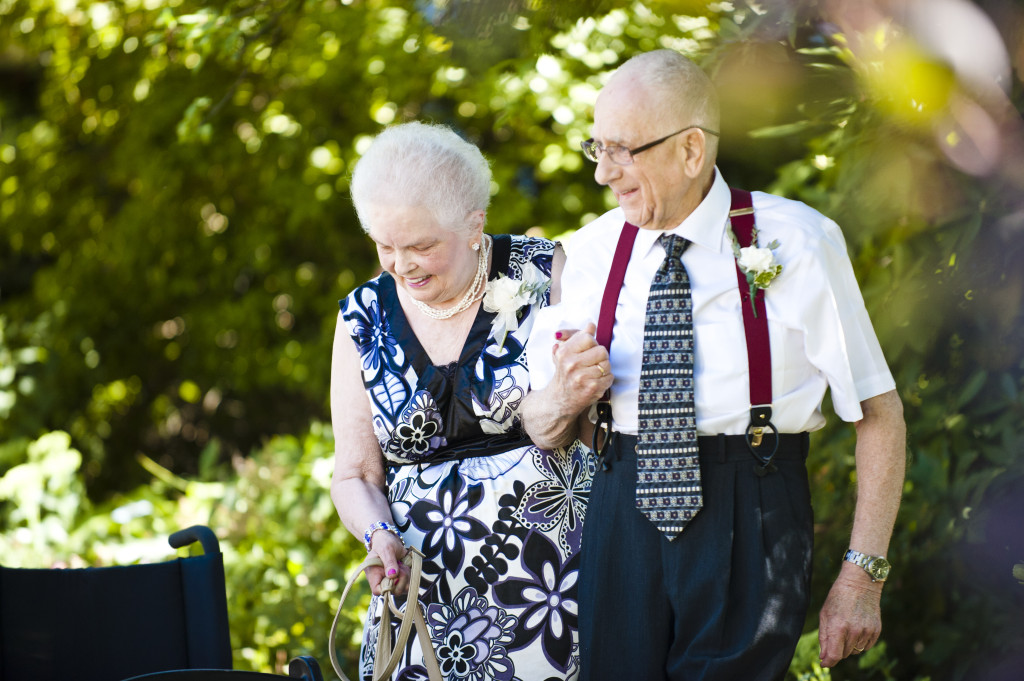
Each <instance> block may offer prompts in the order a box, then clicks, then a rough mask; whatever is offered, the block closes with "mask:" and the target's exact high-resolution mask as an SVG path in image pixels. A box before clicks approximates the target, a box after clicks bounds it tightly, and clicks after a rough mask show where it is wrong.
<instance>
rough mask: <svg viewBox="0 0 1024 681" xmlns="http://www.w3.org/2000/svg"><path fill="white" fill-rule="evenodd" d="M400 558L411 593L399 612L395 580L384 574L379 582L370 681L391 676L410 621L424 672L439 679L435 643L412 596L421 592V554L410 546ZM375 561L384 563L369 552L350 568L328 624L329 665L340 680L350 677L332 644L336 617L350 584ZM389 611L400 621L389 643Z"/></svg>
mask: <svg viewBox="0 0 1024 681" xmlns="http://www.w3.org/2000/svg"><path fill="white" fill-rule="evenodd" d="M402 562H403V563H405V564H406V565H408V566H409V569H410V575H409V594H410V597H409V598H407V599H406V606H405V612H402V610H400V609H399V608H398V604H397V603H396V602H395V597H394V594H393V593H392V589H393V588H394V585H395V580H393V579H391V578H389V577H385V578H384V579H383V580H381V583H380V585H381V596H382V597H383V599H384V609H383V612H382V613H381V619H380V633H379V634H378V635H377V654H376V656H375V657H374V664H373V681H380V680H381V679H386V678H388V677H390V676H391V673H392V672H393V671H395V668H397V667H398V663H399V662H400V661H401V659H402V653H403V652H404V651H405V646H406V643H407V642H408V640H409V634H410V633H411V630H412V627H413V625H415V627H416V636H417V638H418V639H419V642H420V648H421V649H422V651H423V665H424V666H425V667H426V668H427V676H428V677H429V678H430V681H442V679H441V667H440V666H439V665H438V663H437V655H436V654H435V653H434V646H433V645H431V643H430V632H429V631H428V630H427V622H426V620H425V619H424V618H423V608H421V607H420V602H419V601H418V600H417V599H416V598H415V595H416V594H418V593H419V592H420V579H421V577H422V572H423V554H422V553H420V552H419V551H417V550H416V549H414V548H410V549H409V550H408V552H407V553H406V554H405V558H403V559H402ZM375 565H376V566H380V567H383V563H382V562H381V560H380V558H378V557H376V556H372V557H370V558H367V559H366V560H364V561H363V562H362V563H360V564H359V567H357V568H356V569H355V570H353V571H352V576H351V577H349V580H348V584H346V585H345V590H344V591H343V592H342V594H341V602H340V603H338V611H337V612H336V613H335V614H334V622H333V623H332V624H331V634H330V639H329V640H328V642H329V645H328V648H329V652H330V656H331V665H332V666H333V667H334V672H335V673H336V674H337V675H338V678H340V679H341V681H349V678H348V677H347V676H345V672H343V671H342V670H341V664H340V663H339V662H338V653H337V650H336V647H335V640H334V638H335V635H336V633H337V629H338V620H339V619H341V611H342V609H343V608H344V607H345V601H346V600H347V598H348V592H349V591H351V590H352V586H353V585H354V584H355V583H356V581H357V580H358V579H359V577H360V575H362V574H363V573H364V572H365V571H366V569H367V568H369V567H373V566H375ZM410 606H411V610H412V612H411V613H410V612H409V610H410ZM392 614H393V615H394V616H395V617H397V618H398V619H399V621H400V622H401V624H400V625H399V627H398V636H397V637H396V638H395V644H394V646H392V645H391V616H392ZM410 615H411V616H410ZM385 660H386V662H385Z"/></svg>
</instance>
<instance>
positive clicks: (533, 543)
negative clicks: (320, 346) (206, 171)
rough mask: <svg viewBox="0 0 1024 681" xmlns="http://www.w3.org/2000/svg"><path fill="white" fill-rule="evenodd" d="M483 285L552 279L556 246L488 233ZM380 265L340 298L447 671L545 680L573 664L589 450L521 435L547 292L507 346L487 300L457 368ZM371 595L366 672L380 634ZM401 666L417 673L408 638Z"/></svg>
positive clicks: (565, 674)
mask: <svg viewBox="0 0 1024 681" xmlns="http://www.w3.org/2000/svg"><path fill="white" fill-rule="evenodd" d="M493 244H494V246H493V251H492V253H493V258H492V265H491V271H490V276H489V280H494V279H495V278H497V277H499V276H501V275H503V276H504V277H508V278H511V279H518V280H521V279H522V278H523V276H524V272H527V270H528V269H529V268H536V270H538V271H539V272H533V273H529V272H527V274H532V276H534V277H537V276H542V277H543V278H544V279H545V280H550V276H551V262H552V254H553V249H554V245H553V243H552V242H550V241H548V240H546V239H537V238H531V237H522V236H511V237H510V236H508V235H499V236H495V237H494V241H493ZM395 286H396V285H395V281H394V279H393V278H392V277H391V276H390V275H389V274H387V273H384V274H381V275H380V276H378V277H377V278H375V279H373V280H371V281H369V282H367V283H365V284H363V285H361V286H359V287H358V288H357V289H355V290H354V291H353V292H352V293H351V294H350V295H349V296H348V297H347V298H345V300H343V301H342V303H341V308H342V313H343V315H342V316H343V318H344V320H345V323H346V325H347V328H348V330H349V333H350V334H351V335H352V338H353V339H354V341H355V343H356V345H357V347H358V350H359V354H360V357H361V360H362V374H363V383H364V385H365V387H366V394H367V397H368V399H369V401H370V406H371V411H372V415H373V427H374V431H375V432H376V434H377V439H378V441H379V442H380V446H381V450H382V451H383V454H384V457H385V463H386V464H387V484H388V498H389V500H390V503H391V511H392V515H393V516H394V520H395V522H396V523H397V524H398V526H399V528H400V529H401V531H402V534H403V535H404V537H405V541H406V543H407V544H409V545H411V546H416V547H417V548H419V549H420V550H421V551H422V552H423V554H424V555H425V556H426V560H425V561H424V586H423V587H422V588H421V590H420V594H419V599H420V602H421V603H422V604H423V607H424V611H425V614H426V620H427V624H428V627H429V628H430V634H431V639H432V641H433V645H434V649H435V651H436V653H437V657H438V661H439V663H440V666H441V671H442V673H443V675H444V676H445V678H446V679H452V680H454V679H458V680H460V681H461V680H466V681H484V680H485V679H498V680H501V681H511V680H513V679H517V680H521V681H544V680H546V679H575V678H577V676H578V671H579V652H578V637H577V613H578V606H577V600H576V599H577V581H578V566H579V549H580V537H581V531H582V524H583V516H584V513H585V510H586V504H587V498H588V495H589V493H590V481H591V478H592V475H593V465H594V463H593V459H592V458H591V456H590V453H589V450H587V449H586V448H584V447H582V446H581V445H579V444H578V443H577V444H574V445H573V446H572V447H570V448H568V449H565V450H554V451H546V450H541V449H538V448H537V447H536V446H534V445H533V444H532V443H531V442H530V441H529V439H528V438H527V437H526V435H525V434H524V433H523V431H522V428H521V424H520V417H519V410H520V407H521V405H522V400H523V398H524V397H525V396H526V392H527V389H528V387H529V371H528V370H527V366H526V353H525V351H524V346H525V344H526V339H527V337H528V335H529V333H530V330H531V329H532V327H533V321H534V318H535V314H536V311H537V310H538V309H540V308H542V307H544V306H546V305H547V304H548V293H544V294H543V295H542V296H540V298H541V299H540V300H539V301H538V302H536V303H533V304H526V305H523V306H522V307H521V308H520V309H519V311H518V325H519V328H518V329H516V330H514V331H510V332H509V333H508V334H507V336H506V337H505V338H504V339H502V337H501V336H502V334H500V333H495V328H494V327H493V326H492V320H494V318H495V314H494V313H489V312H486V311H485V310H484V309H483V306H482V305H481V307H480V310H479V311H478V312H477V316H476V319H475V321H474V323H473V327H472V329H471V331H470V333H469V337H468V338H467V340H466V343H465V345H464V347H463V348H462V353H461V354H460V356H459V359H458V361H456V362H454V363H452V364H450V365H448V366H434V365H432V364H431V363H430V359H429V358H428V356H427V354H426V352H425V351H424V350H423V348H422V347H421V346H420V343H419V341H418V340H417V339H416V336H415V335H414V334H413V332H412V330H411V329H410V327H409V324H408V323H407V320H406V317H405V313H404V312H403V310H402V307H401V305H400V304H399V301H398V297H397V294H396V288H395ZM380 605H381V603H380V600H379V599H377V598H374V600H373V603H372V605H371V607H370V614H369V618H368V622H367V626H366V628H365V632H366V633H365V635H364V639H363V650H362V656H361V665H362V670H361V671H362V675H363V677H364V678H369V674H370V669H372V664H373V659H372V658H373V655H374V647H375V643H376V638H377V632H378V628H379V608H380ZM410 638H411V642H410V645H409V648H408V650H407V653H406V656H405V658H404V659H403V663H402V664H401V665H400V666H399V668H398V670H397V671H396V672H395V676H394V678H395V679H400V680H402V681H407V680H412V679H426V671H425V669H424V667H423V664H422V655H421V653H420V650H419V644H418V643H417V642H416V639H415V637H410Z"/></svg>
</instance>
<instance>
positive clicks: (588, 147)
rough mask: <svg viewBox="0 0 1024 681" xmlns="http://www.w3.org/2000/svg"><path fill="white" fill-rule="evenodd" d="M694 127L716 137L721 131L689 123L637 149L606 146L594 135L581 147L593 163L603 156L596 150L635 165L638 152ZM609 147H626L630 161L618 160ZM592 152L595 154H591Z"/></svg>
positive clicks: (619, 163)
mask: <svg viewBox="0 0 1024 681" xmlns="http://www.w3.org/2000/svg"><path fill="white" fill-rule="evenodd" d="M694 129H696V130H702V131H703V132H704V133H705V134H708V135H714V136H715V137H718V136H719V133H717V132H715V131H714V130H710V129H708V128H705V127H702V126H700V125H688V126H686V127H685V128H683V129H681V130H676V131H675V132H673V133H671V134H669V135H665V136H664V137H662V138H661V139H657V140H654V141H653V142H648V143H647V144H641V145H640V146H639V147H636V148H635V149H630V148H629V147H626V146H623V145H621V144H612V145H610V146H609V147H606V146H604V145H603V144H601V143H600V142H595V141H594V138H593V137H591V138H590V139H585V140H583V141H582V142H580V149H582V150H583V156H584V157H585V158H586V159H587V160H588V161H592V162H593V163H598V162H599V161H600V160H601V157H600V156H599V155H598V154H597V153H594V151H596V152H601V151H603V152H604V153H606V154H608V158H610V159H611V160H612V163H614V164H616V165H620V166H630V165H633V156H635V155H636V154H639V153H640V152H642V151H647V150H648V149H653V148H654V147H656V146H658V145H659V144H661V143H662V142H664V141H665V140H667V139H670V138H672V137H675V136H676V135H678V134H679V133H681V132H686V131H687V130H694ZM609 148H613V149H625V150H626V152H627V153H628V154H629V162H628V163H622V162H620V161H616V160H615V157H614V156H612V154H611V153H610V152H609V151H608V149H609ZM591 154H593V155H591Z"/></svg>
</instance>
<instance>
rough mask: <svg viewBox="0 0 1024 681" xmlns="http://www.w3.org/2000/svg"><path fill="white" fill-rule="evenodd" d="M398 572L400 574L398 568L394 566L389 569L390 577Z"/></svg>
mask: <svg viewBox="0 0 1024 681" xmlns="http://www.w3.org/2000/svg"><path fill="white" fill-rule="evenodd" d="M397 574H398V570H396V569H394V568H391V569H390V570H388V577H394V576H395V575H397Z"/></svg>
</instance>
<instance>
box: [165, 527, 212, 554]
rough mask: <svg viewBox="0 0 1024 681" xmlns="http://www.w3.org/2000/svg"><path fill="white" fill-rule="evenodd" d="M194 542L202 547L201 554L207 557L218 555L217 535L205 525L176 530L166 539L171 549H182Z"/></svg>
mask: <svg viewBox="0 0 1024 681" xmlns="http://www.w3.org/2000/svg"><path fill="white" fill-rule="evenodd" d="M195 542H199V544H200V545H201V546H202V547H203V553H204V554H206V555H208V556H209V555H213V554H217V553H220V542H218V541H217V535H215V534H214V533H213V530H211V529H210V528H209V527H206V526H205V525H193V526H192V527H186V528H185V529H184V530H178V531H177V532H175V533H174V534H172V535H171V536H170V537H168V538H167V543H169V544H170V545H171V548H175V549H181V548H184V547H186V546H188V545H189V544H194V543H195Z"/></svg>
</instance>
